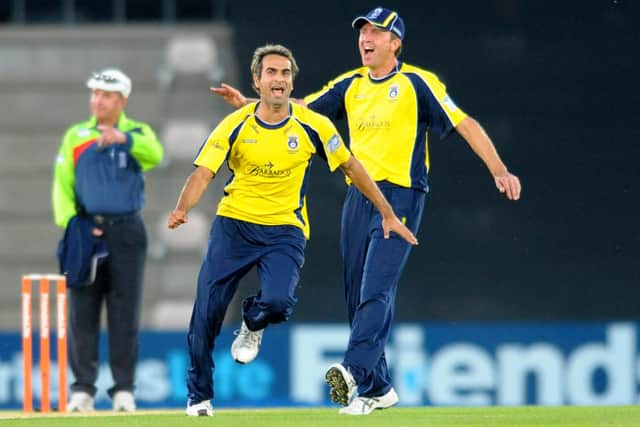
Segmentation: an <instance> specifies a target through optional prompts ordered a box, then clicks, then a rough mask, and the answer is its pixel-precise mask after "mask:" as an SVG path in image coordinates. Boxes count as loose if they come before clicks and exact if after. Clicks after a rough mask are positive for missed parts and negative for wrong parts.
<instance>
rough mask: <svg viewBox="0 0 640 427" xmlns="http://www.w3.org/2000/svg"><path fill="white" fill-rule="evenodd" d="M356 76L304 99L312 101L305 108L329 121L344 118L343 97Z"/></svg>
mask: <svg viewBox="0 0 640 427" xmlns="http://www.w3.org/2000/svg"><path fill="white" fill-rule="evenodd" d="M358 76H359V74H355V75H353V76H350V77H347V78H345V79H343V80H340V81H338V82H336V83H334V84H333V85H332V86H327V87H326V88H324V89H323V90H321V91H319V92H317V93H314V94H312V95H310V96H308V97H306V98H305V99H309V98H313V101H311V102H309V103H307V107H309V108H310V109H312V110H313V111H315V112H316V113H320V114H322V115H323V116H327V117H329V118H330V119H331V120H338V119H342V118H344V117H345V116H346V110H345V106H344V97H345V94H346V93H347V89H349V86H351V82H352V81H353V79H354V78H356V77H358ZM316 96H317V97H316Z"/></svg>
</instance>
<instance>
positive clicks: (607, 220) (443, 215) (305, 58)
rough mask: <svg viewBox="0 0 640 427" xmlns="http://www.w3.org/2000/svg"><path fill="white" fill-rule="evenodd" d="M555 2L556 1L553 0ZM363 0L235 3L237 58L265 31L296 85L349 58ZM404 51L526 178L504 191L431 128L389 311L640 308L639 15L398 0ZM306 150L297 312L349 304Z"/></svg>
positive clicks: (594, 7) (332, 226) (310, 85)
mask: <svg viewBox="0 0 640 427" xmlns="http://www.w3.org/2000/svg"><path fill="white" fill-rule="evenodd" d="M559 3H561V4H559ZM375 6H376V4H375V3H371V2H344V1H331V0H330V1H325V2H322V6H320V5H318V4H315V3H300V2H295V3H294V2H280V3H278V4H277V5H274V4H271V3H261V2H257V1H249V2H243V3H234V4H233V5H231V7H230V9H229V19H230V21H231V22H232V23H233V24H234V26H235V28H236V29H237V33H236V40H237V46H238V54H239V58H238V59H239V63H240V65H241V67H242V69H244V70H247V79H246V80H245V81H246V84H245V87H244V88H243V90H244V92H245V93H250V87H249V75H248V66H249V61H250V58H251V54H252V52H253V49H255V47H256V46H258V45H262V44H264V43H267V42H275V43H282V44H284V45H286V46H288V47H290V48H291V49H292V50H293V52H294V55H295V56H296V58H297V60H298V64H299V65H300V67H301V73H300V75H299V76H298V78H297V81H296V89H295V91H294V95H297V96H304V95H306V94H308V93H310V92H312V91H315V90H318V89H320V88H321V87H322V85H323V84H325V83H326V82H327V81H328V80H329V79H331V78H333V77H335V76H337V75H338V74H340V73H342V72H345V71H347V70H349V69H351V68H355V67H357V66H358V65H359V55H358V51H357V33H356V31H355V30H353V29H352V28H351V26H350V24H351V20H352V19H353V18H354V17H355V16H356V15H358V14H360V13H363V12H366V11H367V10H369V9H371V8H372V7H375ZM390 6H392V7H393V8H395V9H396V10H397V11H398V12H399V13H400V15H401V16H402V17H403V18H404V20H405V24H406V26H407V34H406V37H405V42H404V48H403V55H402V57H401V59H402V60H404V61H406V62H408V63H411V64H414V65H419V66H421V67H423V68H426V69H428V70H431V71H433V72H435V73H436V74H438V76H439V77H440V78H441V79H442V80H443V81H444V82H445V83H446V85H447V87H448V90H449V93H450V94H451V95H452V97H453V99H454V100H455V101H456V102H457V104H458V105H459V106H460V107H461V108H462V109H463V110H465V111H466V112H468V113H469V114H470V115H472V116H473V117H475V118H476V119H478V120H479V121H480V122H481V123H482V124H483V126H484V127H485V128H486V130H487V132H488V133H489V135H490V136H491V137H492V138H493V140H494V143H495V145H496V147H497V148H498V150H499V153H500V154H501V156H502V157H503V159H504V161H505V162H506V164H507V166H508V167H509V168H510V170H511V171H512V172H513V173H515V174H517V175H519V177H520V178H521V180H522V184H523V193H522V199H521V200H520V201H519V202H516V203H513V202H509V201H507V200H506V198H504V197H503V196H502V195H501V194H500V193H499V192H498V191H497V190H496V189H495V187H494V184H493V180H492V178H491V176H490V175H489V173H488V171H487V170H486V168H485V167H484V165H483V164H482V163H481V161H480V160H479V159H478V158H477V157H476V156H475V155H474V154H473V153H472V151H471V150H470V148H469V147H468V146H467V144H466V143H465V142H464V140H462V139H461V138H460V137H458V136H457V135H453V136H451V137H449V138H448V139H446V140H444V141H440V140H439V139H437V138H433V139H432V140H431V141H430V150H431V165H432V168H431V174H430V179H431V193H430V196H429V199H428V202H427V208H426V210H425V215H424V218H423V223H422V227H421V230H420V233H419V236H418V237H419V239H420V246H419V247H418V248H416V249H415V250H414V251H413V253H412V254H411V257H410V260H409V264H408V267H407V269H406V271H405V274H404V276H403V277H402V280H401V285H400V290H399V293H398V302H397V313H396V317H397V319H398V320H401V321H409V320H449V321H458V320H459V321H464V320H521V319H522V320H524V319H526V320H540V321H544V320H557V319H566V320H573V319H605V318H606V319H623V318H634V319H635V318H639V317H640V286H639V285H640V274H639V273H638V261H639V260H640V256H639V255H640V248H639V244H640V227H639V226H638V221H639V220H640V218H639V214H640V207H639V201H638V196H639V193H638V185H639V184H640V179H639V177H640V176H639V173H638V170H639V168H638V164H637V162H638V157H639V155H640V148H639V144H640V124H638V120H639V117H638V113H639V112H640V107H638V103H639V102H640V90H639V89H638V85H637V83H636V79H637V76H638V75H640V37H639V34H640V30H639V27H640V20H639V17H640V14H639V8H638V5H637V4H633V3H632V2H630V1H622V2H615V3H614V2H612V1H607V2H605V1H593V2H551V1H535V2H534V1H528V2H527V1H506V0H502V1H485V2H474V1H450V2H429V1H425V2H418V1H395V2H393V5H391V4H390ZM325 171H326V167H325V166H324V165H323V164H322V163H321V162H316V163H315V164H314V168H313V174H314V176H313V177H312V178H313V179H312V181H311V189H310V196H309V199H310V201H309V205H310V217H311V225H312V238H311V240H310V242H309V244H308V247H307V262H306V265H305V267H304V269H303V276H302V281H301V288H300V290H299V297H300V302H299V304H298V307H297V311H296V319H297V320H324V319H326V316H327V312H330V313H332V314H333V315H334V316H335V317H337V318H339V317H343V316H344V308H343V306H342V305H341V304H339V303H337V301H338V300H336V295H337V294H341V293H342V287H341V272H340V268H339V258H338V250H337V242H338V227H339V211H340V206H341V202H342V198H343V195H344V187H343V185H342V182H341V180H342V178H341V176H340V175H341V174H340V173H339V172H338V173H336V174H334V176H329V175H328V173H326V172H325Z"/></svg>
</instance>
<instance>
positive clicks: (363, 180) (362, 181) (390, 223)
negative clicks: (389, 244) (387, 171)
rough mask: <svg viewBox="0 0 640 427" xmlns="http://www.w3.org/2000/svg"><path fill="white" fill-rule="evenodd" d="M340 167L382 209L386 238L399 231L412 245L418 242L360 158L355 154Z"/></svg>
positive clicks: (383, 228) (379, 209)
mask: <svg viewBox="0 0 640 427" xmlns="http://www.w3.org/2000/svg"><path fill="white" fill-rule="evenodd" d="M340 169H342V172H344V174H345V175H347V176H348V177H349V178H350V179H351V181H352V182H353V185H355V186H356V187H357V188H358V190H360V192H361V193H362V194H364V195H365V196H366V197H367V199H369V200H371V203H373V205H374V206H375V207H376V208H377V209H378V211H380V214H381V215H382V230H383V232H384V238H385V239H388V238H389V233H390V232H391V231H393V232H395V233H398V235H399V236H400V237H402V238H403V239H404V240H406V241H407V242H408V243H410V244H412V245H417V244H418V239H416V236H414V235H413V233H412V232H411V230H409V229H408V228H407V227H406V226H405V225H404V224H403V223H402V221H400V219H398V217H397V216H396V214H395V213H394V212H393V208H392V207H391V205H390V204H389V202H388V201H387V199H386V198H385V197H384V194H382V192H381V191H380V188H379V187H378V185H377V184H376V183H375V181H373V180H372V179H371V177H370V176H369V174H368V173H367V171H366V170H365V168H364V167H363V166H362V163H360V162H359V161H358V159H356V158H355V157H353V156H351V157H349V160H347V161H346V162H344V163H343V164H341V165H340Z"/></svg>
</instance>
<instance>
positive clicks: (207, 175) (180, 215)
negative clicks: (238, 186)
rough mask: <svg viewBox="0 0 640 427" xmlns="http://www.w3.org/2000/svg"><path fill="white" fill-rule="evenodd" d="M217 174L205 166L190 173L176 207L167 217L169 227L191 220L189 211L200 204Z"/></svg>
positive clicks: (175, 226) (176, 226)
mask: <svg viewBox="0 0 640 427" xmlns="http://www.w3.org/2000/svg"><path fill="white" fill-rule="evenodd" d="M214 176H215V174H214V173H213V172H211V171H210V170H209V169H207V168H206V167H204V166H198V168H197V169H196V170H195V171H193V173H191V175H189V177H188V178H187V181H186V182H185V184H184V187H182V192H181V193H180V197H179V198H178V203H177V204H176V208H175V209H174V210H173V211H172V212H171V213H170V214H169V218H167V227H169V228H171V229H174V228H178V227H179V226H181V225H182V224H185V223H187V222H188V221H189V217H188V215H187V214H188V213H189V211H190V210H191V208H193V207H194V206H195V205H197V204H198V202H199V201H200V198H201V197H202V195H203V194H204V191H205V190H206V189H207V187H208V186H209V183H210V182H211V180H212V179H213V177H214Z"/></svg>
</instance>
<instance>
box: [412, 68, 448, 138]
mask: <svg viewBox="0 0 640 427" xmlns="http://www.w3.org/2000/svg"><path fill="white" fill-rule="evenodd" d="M407 77H408V78H409V80H411V83H412V84H413V87H414V89H415V91H416V97H417V98H418V122H420V123H426V125H427V127H428V129H429V132H435V133H437V134H438V135H440V139H444V138H446V137H447V136H448V135H449V134H450V133H451V132H453V130H454V129H455V128H454V127H453V124H452V123H451V121H450V120H449V117H448V116H447V113H446V112H445V111H444V109H443V108H442V106H441V105H440V103H439V102H438V100H437V99H436V97H435V95H434V94H433V92H431V89H429V87H428V86H427V84H426V83H425V82H424V80H422V78H421V77H420V76H418V75H417V74H413V73H407Z"/></svg>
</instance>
